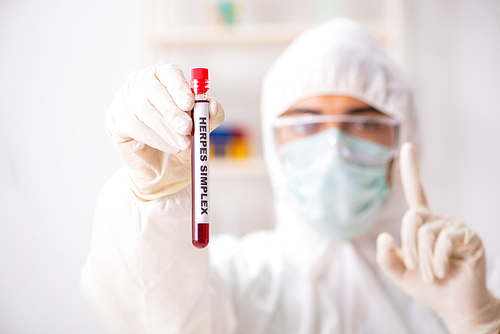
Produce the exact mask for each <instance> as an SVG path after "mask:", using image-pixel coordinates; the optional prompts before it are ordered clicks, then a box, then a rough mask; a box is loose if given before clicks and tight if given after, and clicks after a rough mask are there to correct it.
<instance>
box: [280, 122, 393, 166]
mask: <svg viewBox="0 0 500 334" xmlns="http://www.w3.org/2000/svg"><path fill="white" fill-rule="evenodd" d="M332 129H336V131H329V132H328V131H327V130H332ZM323 133H326V134H327V135H326V136H322V135H320V134H323ZM274 135H275V143H276V146H277V149H278V150H280V149H281V148H283V147H285V146H288V147H290V146H292V144H293V143H295V142H296V141H298V140H300V139H306V138H307V139H309V138H313V136H317V137H318V138H321V140H322V142H323V141H326V143H324V144H326V145H322V144H321V145H319V146H320V147H311V148H310V149H311V150H314V151H316V150H318V149H329V148H333V147H335V148H337V149H338V151H339V153H340V155H341V156H342V158H344V159H345V160H346V161H348V162H352V163H355V164H357V165H362V166H382V165H385V164H387V163H388V162H389V161H390V160H392V159H393V158H394V156H395V155H396V152H397V148H398V144H399V122H398V121H397V120H395V119H393V118H390V117H388V116H372V115H301V116H283V117H280V118H278V119H277V120H276V121H275V123H274ZM302 142H304V141H302ZM311 143H312V144H311V145H315V146H318V145H317V143H315V142H314V141H311ZM313 143H314V144H313Z"/></svg>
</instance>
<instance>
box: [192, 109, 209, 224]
mask: <svg viewBox="0 0 500 334" xmlns="http://www.w3.org/2000/svg"><path fill="white" fill-rule="evenodd" d="M208 117H209V116H208V102H197V103H195V105H194V109H193V122H194V124H193V126H194V131H193V146H192V149H193V150H194V151H193V155H192V156H193V159H194V160H193V162H194V163H193V168H194V172H195V175H196V180H195V184H194V187H197V189H196V188H195V189H194V190H195V193H198V196H195V198H194V205H193V209H194V210H195V212H193V214H194V215H195V219H196V222H197V223H209V222H210V207H209V203H210V201H209V198H210V186H209V184H210V164H209V161H210V159H209V158H210V123H209V118H208Z"/></svg>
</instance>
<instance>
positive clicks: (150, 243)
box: [81, 19, 500, 334]
mask: <svg viewBox="0 0 500 334" xmlns="http://www.w3.org/2000/svg"><path fill="white" fill-rule="evenodd" d="M262 94H263V95H262V108H261V109H262V110H261V112H262V129H263V144H264V154H265V159H266V163H267V165H268V169H269V174H270V178H271V182H272V186H273V191H274V199H275V207H276V228H275V229H274V230H271V231H257V232H254V233H251V234H249V235H246V236H245V237H243V238H241V239H238V238H236V237H233V236H229V235H222V236H218V237H216V238H213V239H212V241H211V243H210V246H209V247H208V248H207V249H205V250H199V249H196V248H195V247H193V246H192V244H191V242H190V241H191V223H190V220H191V187H190V186H189V183H190V140H191V139H190V132H191V127H192V122H191V119H190V116H189V113H190V110H191V109H192V108H193V105H194V98H193V94H192V92H191V90H190V88H189V84H188V82H187V81H186V79H185V77H184V75H183V73H182V71H181V70H180V69H179V68H178V67H176V66H175V65H172V64H157V65H155V66H152V67H150V68H148V69H145V70H142V71H136V72H133V73H132V74H131V75H130V76H129V77H128V79H127V81H126V83H125V85H124V86H123V87H122V88H121V89H120V90H119V91H118V92H117V94H116V95H115V97H114V100H113V102H112V105H111V107H110V109H109V112H108V115H107V119H106V128H107V131H108V133H109V134H110V136H111V138H112V140H113V142H114V144H115V145H116V147H117V149H118V151H119V152H120V154H121V156H122V158H123V159H124V160H125V162H126V165H125V166H124V167H123V168H122V169H120V170H119V171H118V172H117V173H116V174H115V175H114V176H113V177H112V178H111V179H110V180H109V182H108V183H107V184H106V185H105V186H104V188H103V189H102V191H101V193H100V194H99V198H98V202H97V207H96V213H95V221H94V227H93V232H92V240H91V246H90V253H89V255H88V259H87V262H86V264H85V266H84V268H83V270H82V278H81V285H82V290H83V292H84V294H85V295H86V296H87V298H88V299H89V300H90V301H91V303H92V304H93V305H94V307H95V308H96V309H97V311H98V313H99V314H100V315H101V317H102V318H103V319H104V320H105V322H106V323H107V324H108V326H109V327H110V328H111V329H112V330H113V331H114V332H116V333H217V334H223V333H398V334H402V333H446V332H447V330H448V331H449V332H451V333H499V331H500V300H499V299H498V298H497V297H495V296H494V295H493V294H492V292H496V293H498V289H499V286H500V284H499V283H500V277H499V272H498V271H495V270H494V269H492V270H489V272H491V273H492V274H495V275H496V277H493V276H492V277H491V278H490V279H491V280H492V281H491V282H492V283H493V284H490V285H489V289H488V286H487V284H486V264H485V262H486V261H485V252H484V249H483V246H482V242H481V240H480V239H479V237H478V236H477V235H476V234H474V233H473V232H472V231H471V230H469V229H468V228H467V227H466V226H465V225H464V224H462V223H460V222H457V221H455V220H454V219H452V218H450V217H442V216H437V215H435V214H433V213H432V211H430V209H429V207H428V206H427V202H426V199H425V196H424V193H423V190H422V187H421V185H420V179H419V172H418V165H417V160H416V153H415V148H414V146H413V145H412V144H411V143H404V142H405V141H413V142H414V141H416V135H417V133H416V114H415V109H414V105H413V102H412V95H411V92H410V88H409V85H408V83H407V82H406V80H405V78H404V75H403V74H402V72H401V70H400V69H399V68H398V67H397V66H396V65H395V64H394V63H393V61H392V60H391V59H390V58H389V57H388V56H387V55H386V53H385V52H384V51H383V49H382V47H381V46H380V45H379V43H378V42H377V41H376V40H375V39H373V38H372V37H371V36H370V35H369V34H368V33H367V32H366V31H365V30H364V29H363V28H361V27H360V26H359V25H358V24H356V23H354V22H352V21H350V20H348V19H335V20H332V21H329V22H326V23H324V24H322V25H320V26H318V27H315V28H312V29H310V30H308V31H306V32H304V33H303V34H302V35H300V36H299V37H298V38H297V39H296V40H295V41H294V42H293V43H292V44H291V45H290V46H289V47H288V48H287V49H286V50H285V51H284V52H283V54H282V55H281V56H280V57H279V58H278V59H277V61H276V62H275V63H274V65H273V66H272V67H271V69H270V70H269V72H268V74H267V75H266V77H265V80H264V83H263V90H262ZM223 119H224V111H223V109H222V107H221V105H220V104H219V103H218V102H217V101H216V100H215V99H213V98H211V99H210V128H211V130H213V129H214V128H216V127H217V126H218V125H220V124H221V123H222V121H223ZM403 143H404V144H403ZM400 180H401V181H400ZM405 199H406V204H407V206H408V208H406V206H405ZM405 210H406V211H405ZM393 236H398V237H397V238H398V240H396V241H395V240H394V237H393ZM399 236H400V240H399ZM396 243H398V244H399V243H401V248H399V247H398V246H396ZM489 269H491V268H489ZM493 287H496V289H497V291H493V289H492V288H493ZM490 291H492V292H490Z"/></svg>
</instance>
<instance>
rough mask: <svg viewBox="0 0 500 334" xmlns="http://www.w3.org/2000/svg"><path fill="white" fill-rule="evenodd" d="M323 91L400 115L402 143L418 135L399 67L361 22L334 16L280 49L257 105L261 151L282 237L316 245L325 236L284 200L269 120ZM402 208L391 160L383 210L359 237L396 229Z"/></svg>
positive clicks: (323, 241) (283, 188)
mask: <svg viewBox="0 0 500 334" xmlns="http://www.w3.org/2000/svg"><path fill="white" fill-rule="evenodd" d="M321 95H344V96H350V97H354V98H356V99H359V100H361V101H363V102H365V103H367V104H369V105H371V106H373V107H375V108H376V109H378V110H379V111H381V112H383V113H385V114H387V115H389V116H391V117H393V118H395V119H397V120H399V121H400V123H401V127H400V134H401V137H400V143H402V142H403V141H405V140H413V141H414V140H415V137H416V136H415V135H416V129H415V128H416V119H415V115H414V108H413V101H412V96H411V93H410V88H409V85H408V83H407V81H406V79H405V76H404V74H403V72H402V71H401V69H400V68H399V67H398V66H397V65H396V64H395V63H394V61H392V60H391V58H390V57H389V56H388V55H387V54H386V52H385V51H384V50H383V48H382V46H381V45H380V43H379V42H378V41H377V40H375V39H374V38H373V37H372V36H371V35H370V34H369V33H368V32H366V31H365V30H364V29H363V28H362V27H361V26H360V25H359V24H357V23H355V22H354V21H351V20H349V19H345V18H338V19H333V20H331V21H328V22H326V23H324V24H322V25H320V26H317V27H314V28H311V29H309V30H307V31H305V32H304V33H302V34H301V35H300V36H299V37H297V39H296V40H295V41H294V42H293V43H292V44H291V45H290V46H289V47H288V48H287V49H286V50H285V51H284V52H283V53H282V55H281V56H280V57H279V58H278V59H277V60H276V62H275V63H274V64H273V65H272V67H271V68H270V70H269V71H268V73H267V75H266V77H265V79H264V82H263V88H262V105H261V112H262V115H261V118H262V129H263V143H264V155H265V159H266V163H267V166H268V169H269V174H270V178H271V182H272V186H273V191H274V198H275V203H276V204H275V206H276V215H277V229H278V231H279V232H280V233H281V235H283V237H284V238H287V239H288V238H290V240H294V241H293V242H294V243H302V242H304V243H306V244H309V242H314V244H316V245H318V247H315V248H317V249H319V248H321V247H319V245H320V244H322V243H325V246H324V247H328V246H327V244H329V240H328V239H326V238H323V237H322V236H320V235H317V233H315V232H313V231H312V230H310V229H309V228H308V227H307V226H305V224H303V223H302V222H301V221H300V219H299V218H298V217H297V215H296V214H295V213H294V212H293V210H294V209H293V207H291V205H290V204H289V203H288V201H287V200H286V193H287V190H286V187H285V184H284V179H283V175H282V171H281V170H280V168H281V167H280V162H279V158H278V154H277V152H276V147H275V145H274V138H273V136H274V134H273V122H274V121H275V120H276V119H277V118H278V117H279V116H280V115H281V114H283V113H284V112H285V111H286V110H287V109H288V108H290V107H291V106H293V105H294V104H295V103H297V102H299V101H301V100H303V99H306V98H309V97H314V96H321ZM404 208H405V204H404V198H403V195H402V191H401V187H400V185H399V176H398V173H397V163H395V164H393V175H392V176H391V193H390V195H389V198H388V200H387V203H386V206H385V209H384V212H383V214H382V215H381V217H380V219H379V220H378V222H377V224H376V226H375V227H374V228H372V229H371V230H370V231H369V232H368V233H367V234H366V235H363V236H362V237H361V239H365V238H367V237H368V238H375V237H376V235H377V234H378V233H379V232H381V231H388V232H397V230H398V229H399V222H400V219H401V216H402V214H403V212H404ZM291 234H296V235H295V237H294V236H292V235H291ZM396 234H398V233H396ZM308 238H312V240H309V241H307V239H308ZM360 241H361V240H360ZM370 243H374V242H370ZM304 246H306V245H304ZM306 248H310V247H307V246H306ZM318 252H321V251H319V250H318Z"/></svg>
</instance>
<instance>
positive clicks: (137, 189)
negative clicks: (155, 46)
mask: <svg viewBox="0 0 500 334" xmlns="http://www.w3.org/2000/svg"><path fill="white" fill-rule="evenodd" d="M193 106H194V95H193V93H192V91H191V89H190V86H189V83H188V81H187V80H186V78H185V77H184V74H183V72H182V71H181V70H180V69H179V68H178V67H177V66H176V65H173V64H164V63H160V64H156V65H154V66H152V67H149V68H147V69H144V70H140V71H134V72H132V73H131V74H130V75H129V77H128V78H127V81H126V82H125V84H124V85H123V86H122V87H121V88H120V89H119V90H118V92H117V93H116V94H115V96H114V98H113V102H112V104H111V106H110V108H109V110H108V114H107V117H106V129H107V131H108V133H109V135H110V136H111V138H112V140H113V142H114V144H115V146H116V148H117V149H118V151H119V152H120V155H121V156H122V158H123V160H124V161H125V163H126V164H127V166H128V170H129V177H130V188H131V189H132V191H133V192H134V193H135V194H136V196H137V197H139V198H140V199H142V200H154V199H157V198H161V197H164V196H168V195H171V194H173V193H175V192H177V191H179V190H180V189H182V188H183V187H185V186H186V185H187V184H189V182H190V178H191V173H190V168H191V167H190V166H191V129H192V120H191V116H190V112H191V110H192V109H193ZM209 112H210V115H209V116H210V131H212V130H213V129H215V128H216V127H217V126H219V125H220V124H221V123H222V121H223V120H224V110H223V109H222V107H221V105H220V103H218V102H217V101H216V100H215V99H213V98H211V99H210V107H209Z"/></svg>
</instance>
